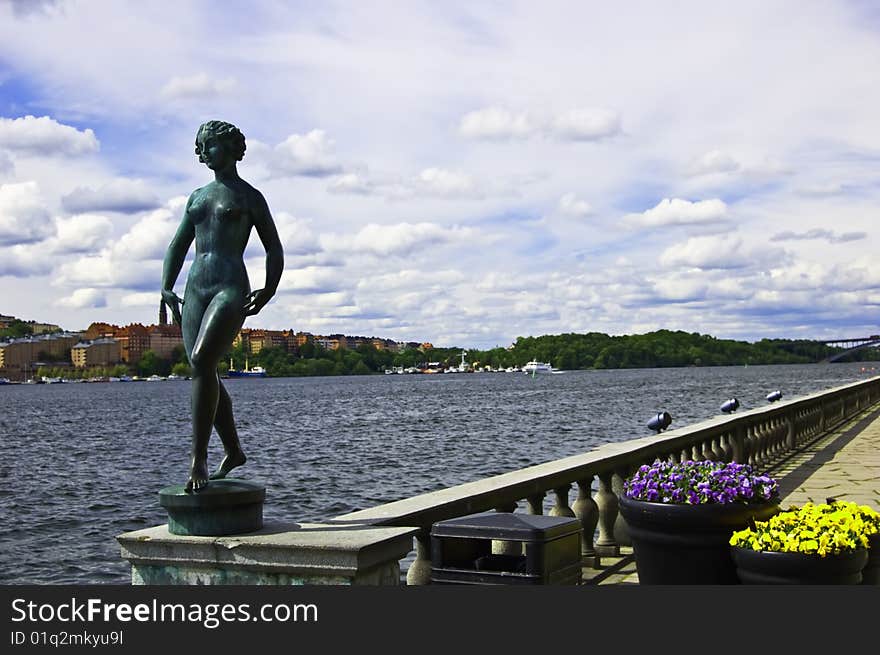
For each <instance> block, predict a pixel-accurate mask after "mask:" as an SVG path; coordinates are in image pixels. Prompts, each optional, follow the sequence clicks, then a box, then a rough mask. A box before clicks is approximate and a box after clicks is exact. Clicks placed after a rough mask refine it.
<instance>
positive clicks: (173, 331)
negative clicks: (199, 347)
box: [147, 323, 183, 359]
mask: <svg viewBox="0 0 880 655" xmlns="http://www.w3.org/2000/svg"><path fill="white" fill-rule="evenodd" d="M147 332H149V334H150V350H152V351H153V352H154V353H156V355H158V356H159V358H160V359H171V355H172V353H173V351H174V349H175V348H177V347H178V346H183V334H182V333H181V331H180V326H179V325H175V324H173V323H172V324H171V325H151V326H150V327H148V328H147Z"/></svg>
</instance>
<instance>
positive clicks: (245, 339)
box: [232, 328, 295, 355]
mask: <svg viewBox="0 0 880 655" xmlns="http://www.w3.org/2000/svg"><path fill="white" fill-rule="evenodd" d="M292 334H293V331H292V330H261V329H251V328H243V329H242V330H240V331H239V333H238V334H237V335H236V336H235V339H233V341H232V345H233V347H235V348H238V347H239V346H241V347H242V348H244V350H245V352H248V353H250V354H251V355H255V354H257V353H258V352H260V351H261V350H263V348H282V349H284V350H285V351H288V352H292V349H291V347H290V345H291V339H290V337H291V335H292ZM294 345H295V344H294Z"/></svg>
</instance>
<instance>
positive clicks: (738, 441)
mask: <svg viewBox="0 0 880 655" xmlns="http://www.w3.org/2000/svg"><path fill="white" fill-rule="evenodd" d="M731 437H732V438H731V443H730V446H731V450H732V451H733V461H734V462H736V463H737V464H746V463H747V462H748V461H749V448H748V443H747V441H746V429H745V427H744V426H742V425H738V426H736V427H735V428H734V431H733V434H732V435H731Z"/></svg>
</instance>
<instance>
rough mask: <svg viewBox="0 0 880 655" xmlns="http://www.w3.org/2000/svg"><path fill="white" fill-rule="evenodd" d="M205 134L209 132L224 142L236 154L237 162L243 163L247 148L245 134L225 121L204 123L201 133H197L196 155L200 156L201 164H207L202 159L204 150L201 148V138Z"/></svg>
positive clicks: (200, 129) (200, 128)
mask: <svg viewBox="0 0 880 655" xmlns="http://www.w3.org/2000/svg"><path fill="white" fill-rule="evenodd" d="M203 132H209V133H211V134H213V135H214V136H216V137H217V138H218V139H220V140H222V141H223V142H224V143H225V144H226V146H227V147H228V148H229V149H230V150H231V151H232V152H233V153H234V154H235V158H236V160H237V161H241V160H242V158H244V151H245V148H246V147H247V146H245V144H244V134H242V133H241V130H239V129H238V128H237V127H235V125H233V124H232V123H226V122H224V121H208V122H207V123H202V125H201V126H200V127H199V131H198V132H196V154H197V155H198V156H199V161H200V162H202V163H204V162H205V160H204V159H203V158H202V150H201V148H199V137H200V136H201V135H202V133H203Z"/></svg>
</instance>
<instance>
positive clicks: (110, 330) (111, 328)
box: [83, 322, 119, 341]
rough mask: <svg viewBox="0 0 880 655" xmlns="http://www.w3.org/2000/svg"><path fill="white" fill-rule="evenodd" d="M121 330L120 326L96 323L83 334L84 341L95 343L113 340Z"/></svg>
mask: <svg viewBox="0 0 880 655" xmlns="http://www.w3.org/2000/svg"><path fill="white" fill-rule="evenodd" d="M117 330H119V326H118V325H110V323H103V322H96V323H92V324H91V325H90V326H89V327H88V328H87V329H86V331H85V334H83V340H85V341H94V340H95V339H112V338H114V337H115V336H116V332H117Z"/></svg>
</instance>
